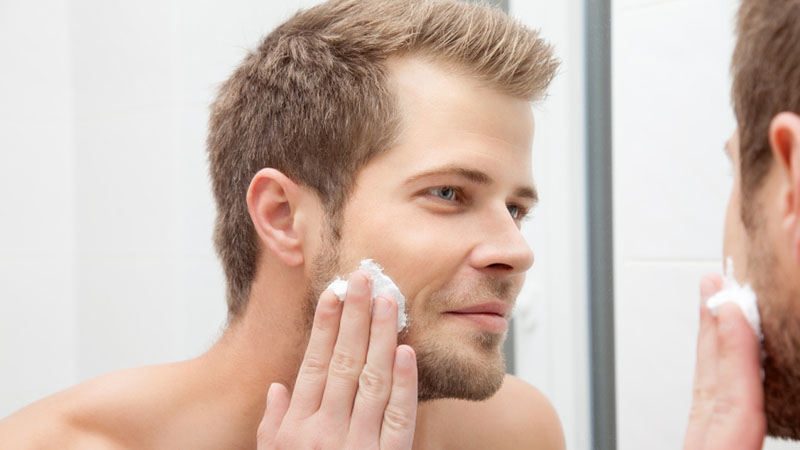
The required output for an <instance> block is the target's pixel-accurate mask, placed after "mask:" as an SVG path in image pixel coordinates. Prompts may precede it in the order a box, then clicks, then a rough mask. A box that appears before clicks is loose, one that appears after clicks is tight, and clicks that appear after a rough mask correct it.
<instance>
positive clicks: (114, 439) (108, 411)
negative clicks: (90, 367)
mask: <svg viewBox="0 0 800 450" xmlns="http://www.w3.org/2000/svg"><path fill="white" fill-rule="evenodd" d="M147 372H148V368H139V369H128V370H124V371H119V372H113V373H109V374H105V375H101V376H99V377H97V378H94V379H91V380H89V381H87V382H85V383H82V384H79V385H77V386H74V387H71V388H69V389H66V390H64V391H61V392H58V393H55V394H53V395H51V396H49V397H46V398H44V399H42V400H39V401H37V402H35V403H32V404H30V405H28V406H26V407H24V408H22V409H21V410H19V411H17V412H16V413H14V414H12V415H10V416H8V417H6V418H4V419H2V420H0V440H1V441H2V442H3V443H4V445H5V444H13V445H9V448H15V449H20V450H27V449H30V450H34V449H50V448H63V449H89V450H94V449H97V450H101V449H102V450H122V449H125V448H134V447H135V445H132V444H134V443H131V442H126V440H125V438H123V437H124V436H125V435H126V434H127V435H130V433H129V431H130V428H131V427H134V426H136V423H137V422H139V421H140V419H139V417H137V415H139V416H140V414H137V410H139V409H140V408H138V407H137V405H141V404H142V402H143V401H146V398H137V392H140V393H141V390H140V389H139V388H143V387H144V384H146V381H145V380H146V379H147ZM144 392H147V390H144ZM145 397H146V395H145Z"/></svg>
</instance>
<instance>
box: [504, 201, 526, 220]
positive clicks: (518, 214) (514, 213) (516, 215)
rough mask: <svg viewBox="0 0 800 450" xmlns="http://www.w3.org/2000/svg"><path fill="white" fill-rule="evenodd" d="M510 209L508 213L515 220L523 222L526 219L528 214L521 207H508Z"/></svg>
mask: <svg viewBox="0 0 800 450" xmlns="http://www.w3.org/2000/svg"><path fill="white" fill-rule="evenodd" d="M506 208H508V213H509V214H511V218H512V219H514V220H522V219H524V218H525V215H526V214H528V212H527V211H526V210H525V209H524V208H522V207H521V206H519V205H506Z"/></svg>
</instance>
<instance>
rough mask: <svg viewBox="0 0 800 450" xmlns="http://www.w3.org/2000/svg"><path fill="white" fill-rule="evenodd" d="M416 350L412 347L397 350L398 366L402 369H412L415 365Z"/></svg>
mask: <svg viewBox="0 0 800 450" xmlns="http://www.w3.org/2000/svg"><path fill="white" fill-rule="evenodd" d="M415 359H416V358H415V357H414V350H412V349H411V347H408V346H403V347H398V349H397V364H398V365H399V366H400V367H411V366H412V365H414V360H415Z"/></svg>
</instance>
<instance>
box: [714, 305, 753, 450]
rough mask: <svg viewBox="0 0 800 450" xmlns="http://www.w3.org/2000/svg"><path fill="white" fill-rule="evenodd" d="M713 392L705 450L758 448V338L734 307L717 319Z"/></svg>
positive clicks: (722, 310)
mask: <svg viewBox="0 0 800 450" xmlns="http://www.w3.org/2000/svg"><path fill="white" fill-rule="evenodd" d="M717 322H718V324H717V342H718V344H717V345H718V362H717V381H718V385H717V392H716V401H715V403H714V412H713V414H712V417H711V422H710V424H709V429H708V433H707V435H706V446H707V448H709V449H720V450H721V449H729V448H741V449H756V448H758V449H760V448H761V446H762V445H763V442H764V435H765V433H766V418H765V415H764V391H763V388H762V382H761V364H760V355H759V352H760V348H759V343H758V338H757V337H756V335H755V333H753V330H752V328H750V325H749V324H748V323H747V319H745V317H744V314H743V313H742V311H741V309H739V307H738V306H736V305H735V304H730V303H728V304H723V305H722V306H720V308H719V310H718V316H717Z"/></svg>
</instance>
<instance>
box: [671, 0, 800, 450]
mask: <svg viewBox="0 0 800 450" xmlns="http://www.w3.org/2000/svg"><path fill="white" fill-rule="evenodd" d="M737 34H738V42H737V45H736V50H735V51H734V54H733V62H732V65H731V68H732V73H733V90H732V96H733V105H734V110H735V113H736V120H737V123H738V129H737V130H736V131H735V132H734V134H733V136H732V137H731V138H730V139H729V140H728V142H727V144H726V152H727V154H728V155H729V157H730V159H731V162H732V164H733V167H734V173H735V175H734V183H733V190H732V192H731V197H730V202H729V204H728V212H727V215H726V220H725V245H724V252H725V255H726V256H727V257H730V258H731V259H732V260H733V262H734V268H735V276H736V278H737V279H738V280H739V281H740V282H747V283H750V284H751V285H752V288H753V290H754V291H755V293H756V295H757V296H758V306H759V310H760V313H761V326H762V330H763V334H764V339H763V350H764V359H763V384H762V372H761V370H760V369H761V367H760V361H761V350H760V348H759V341H758V339H757V337H756V336H755V334H754V333H753V332H752V331H751V330H750V328H749V327H748V325H747V322H745V319H744V317H743V316H742V314H741V312H740V311H739V310H738V309H737V308H736V307H735V306H732V305H725V306H724V307H723V308H721V309H720V310H719V314H718V315H717V316H716V317H714V316H712V315H711V314H710V311H709V310H708V308H706V307H704V306H701V312H700V333H699V337H698V347H697V350H698V352H697V368H696V373H695V388H694V390H695V392H694V400H693V406H692V414H691V420H690V424H689V429H688V431H687V435H686V444H685V448H686V449H733V448H735V449H743V450H749V449H758V448H761V446H762V445H763V442H764V436H765V434H768V435H770V436H776V437H782V438H790V439H800V327H799V326H798V325H800V307H799V306H798V304H797V302H798V301H799V300H800V53H798V51H797V43H798V42H800V1H797V0H743V1H742V4H741V6H740V9H739V13H738V23H737ZM720 288H721V279H720V277H718V276H707V277H706V278H704V280H703V282H702V284H701V296H702V298H703V300H704V301H705V300H706V299H707V298H709V297H710V296H711V295H713V294H714V293H715V292H717V291H718V290H719V289H720Z"/></svg>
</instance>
